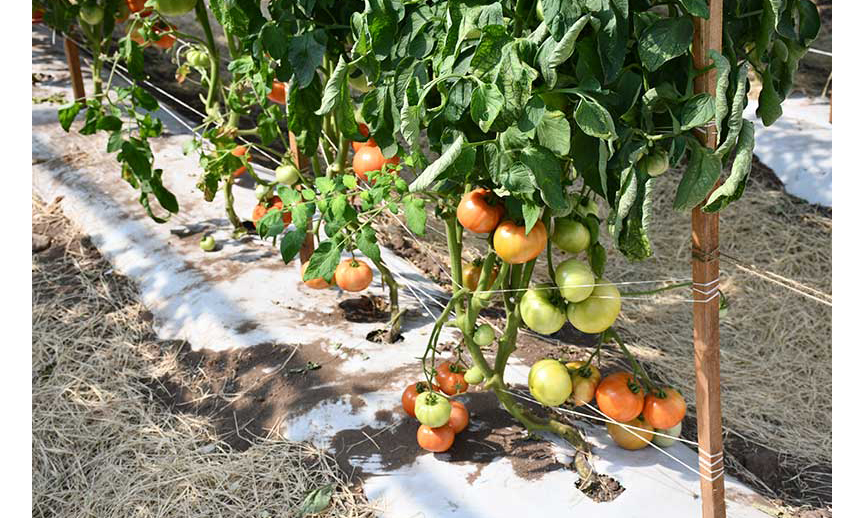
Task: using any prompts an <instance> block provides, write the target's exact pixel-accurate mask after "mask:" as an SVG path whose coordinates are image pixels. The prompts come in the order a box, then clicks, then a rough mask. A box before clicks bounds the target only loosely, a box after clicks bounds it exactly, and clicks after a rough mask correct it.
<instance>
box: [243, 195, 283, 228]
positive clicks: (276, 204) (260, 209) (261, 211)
mask: <svg viewBox="0 0 864 518" xmlns="http://www.w3.org/2000/svg"><path fill="white" fill-rule="evenodd" d="M274 210H280V211H281V210H282V198H280V197H279V196H273V197H272V198H270V200H269V201H268V202H267V203H266V204H265V203H264V202H263V201H262V202H259V203H258V205H255V208H254V209H252V223H254V224H255V226H256V227H257V226H258V222H259V221H261V218H263V217H264V215H265V214H267V213H268V212H270V211H274ZM282 223H283V224H285V226H288V225H290V224H291V213H290V212H283V213H282Z"/></svg>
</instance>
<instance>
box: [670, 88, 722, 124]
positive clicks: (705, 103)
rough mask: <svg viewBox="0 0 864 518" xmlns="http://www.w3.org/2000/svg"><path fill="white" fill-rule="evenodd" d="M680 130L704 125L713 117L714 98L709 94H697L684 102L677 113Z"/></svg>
mask: <svg viewBox="0 0 864 518" xmlns="http://www.w3.org/2000/svg"><path fill="white" fill-rule="evenodd" d="M678 119H679V121H680V122H681V131H687V130H691V129H693V128H698V127H700V126H704V125H706V124H708V123H709V122H711V121H712V120H713V119H714V99H713V98H712V97H711V96H710V95H709V94H699V95H697V96H695V97H691V98H690V99H688V100H687V102H686V103H684V106H683V107H682V108H681V112H680V113H679V114H678Z"/></svg>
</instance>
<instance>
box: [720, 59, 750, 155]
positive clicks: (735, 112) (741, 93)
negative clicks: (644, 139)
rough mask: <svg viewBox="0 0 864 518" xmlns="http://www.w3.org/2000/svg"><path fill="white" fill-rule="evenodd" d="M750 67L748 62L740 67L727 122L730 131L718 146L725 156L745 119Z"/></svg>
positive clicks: (736, 138)
mask: <svg viewBox="0 0 864 518" xmlns="http://www.w3.org/2000/svg"><path fill="white" fill-rule="evenodd" d="M748 72H749V67H748V66H747V63H742V64H741V66H740V67H739V68H738V81H737V83H736V85H735V97H733V98H732V108H731V109H730V111H729V122H728V123H727V127H728V131H727V132H726V139H725V140H724V141H723V143H722V144H720V146H719V147H718V148H717V151H716V153H717V155H718V156H720V157H723V156H725V155H726V153H728V152H729V150H730V149H732V146H733V145H735V142H736V141H737V140H738V133H739V132H740V131H741V125H742V123H743V121H744V108H745V107H746V106H747V82H748V78H747V74H748Z"/></svg>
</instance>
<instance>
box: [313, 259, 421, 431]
mask: <svg viewBox="0 0 864 518" xmlns="http://www.w3.org/2000/svg"><path fill="white" fill-rule="evenodd" d="M304 270H305V267H304ZM321 280H322V281H323V280H324V279H321ZM428 390H429V383H427V382H425V381H418V382H417V383H412V384H410V385H408V386H407V387H405V390H404V391H403V392H402V409H403V410H405V413H406V414H408V415H410V416H411V417H417V416H416V415H414V403H415V402H416V401H417V396H418V395H419V394H422V393H424V392H426V391H428ZM432 390H438V387H435V386H433V387H432Z"/></svg>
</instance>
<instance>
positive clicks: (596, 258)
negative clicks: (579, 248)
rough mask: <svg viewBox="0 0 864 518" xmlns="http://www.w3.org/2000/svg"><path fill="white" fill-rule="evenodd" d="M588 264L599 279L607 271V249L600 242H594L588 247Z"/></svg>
mask: <svg viewBox="0 0 864 518" xmlns="http://www.w3.org/2000/svg"><path fill="white" fill-rule="evenodd" d="M588 264H590V265H591V271H592V272H594V276H595V277H597V278H598V279H599V278H601V277H603V274H604V273H605V272H606V249H605V248H603V245H601V244H600V243H596V242H595V243H594V244H593V245H591V248H589V249H588Z"/></svg>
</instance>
